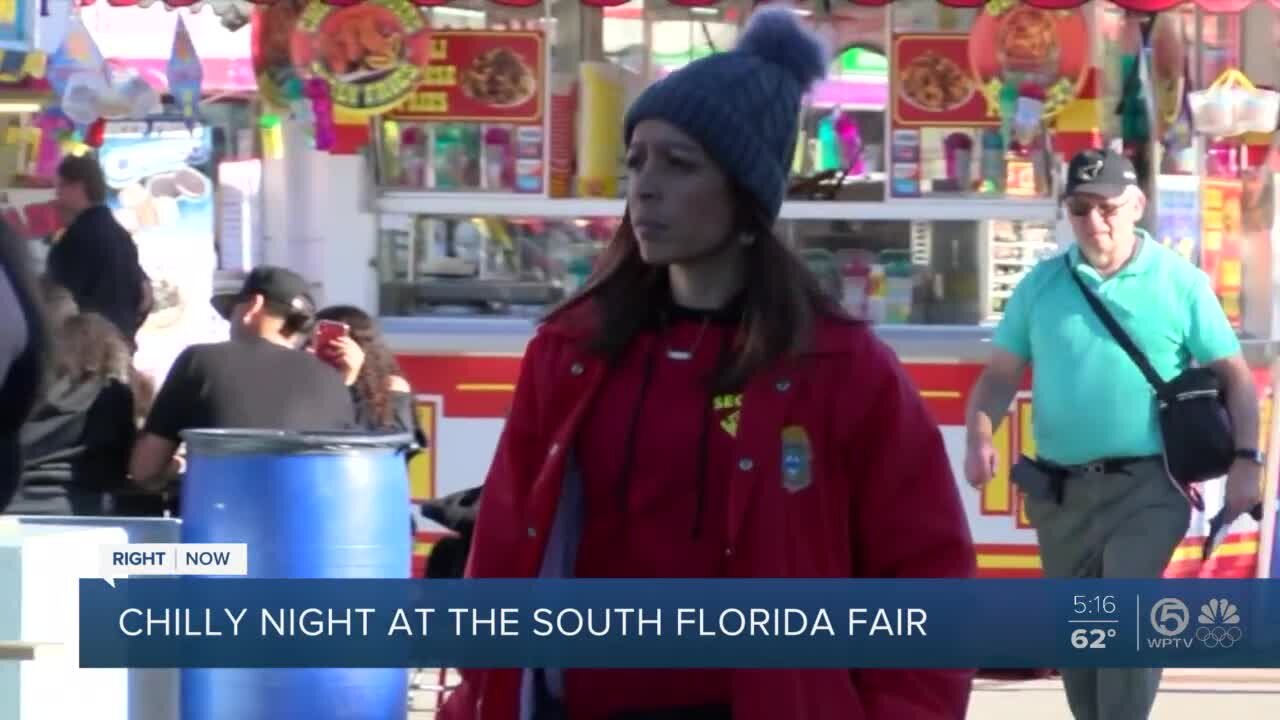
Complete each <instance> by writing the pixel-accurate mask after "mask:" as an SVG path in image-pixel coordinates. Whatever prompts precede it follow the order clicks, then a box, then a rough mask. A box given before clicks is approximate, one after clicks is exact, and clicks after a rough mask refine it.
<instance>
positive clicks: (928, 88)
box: [891, 33, 1000, 127]
mask: <svg viewBox="0 0 1280 720" xmlns="http://www.w3.org/2000/svg"><path fill="white" fill-rule="evenodd" d="M893 67H894V82H893V84H892V89H891V93H892V98H893V124H894V125H896V126H898V127H951V126H961V127H980V126H990V125H999V124H1000V115H999V113H998V108H994V109H993V108H989V107H988V105H987V101H986V99H985V97H984V96H983V94H982V93H981V92H979V86H978V82H977V81H976V80H975V79H974V77H973V75H972V74H971V73H970V72H969V38H968V36H967V35H949V34H937V33H919V34H903V35H896V36H895V37H894V38H893ZM993 110H995V111H993Z"/></svg>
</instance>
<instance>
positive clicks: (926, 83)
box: [891, 0, 1089, 128]
mask: <svg viewBox="0 0 1280 720" xmlns="http://www.w3.org/2000/svg"><path fill="white" fill-rule="evenodd" d="M892 59H893V82H892V83H891V85H892V87H891V92H892V107H893V123H894V125H896V126H898V127H971V128H978V127H998V126H1001V125H1003V123H1004V120H1005V119H1006V118H1005V116H1006V115H1008V114H1009V111H1010V110H1011V109H1012V106H1013V104H1014V103H1015V102H1016V99H1017V94H1018V93H1017V91H1016V90H1015V89H1020V88H1024V87H1027V86H1035V87H1038V88H1039V89H1040V90H1041V92H1042V93H1043V96H1044V106H1043V111H1042V117H1043V118H1045V119H1048V118H1052V117H1053V116H1055V115H1056V114H1058V113H1059V112H1061V111H1062V109H1063V108H1065V107H1066V106H1067V105H1068V104H1070V102H1072V101H1073V100H1074V99H1075V98H1076V96H1077V94H1078V93H1079V90H1080V87H1081V85H1082V84H1083V82H1084V79H1085V75H1086V73H1087V71H1088V68H1089V38H1088V23H1087V21H1086V19H1085V16H1084V13H1083V12H1082V11H1081V10H1080V9H1079V8H1074V9H1070V10H1043V9H1040V8H1036V7H1031V6H1029V5H1022V4H1018V3H1015V2H1012V0H1002V1H999V2H991V3H988V4H987V5H986V6H985V7H984V8H983V9H982V11H981V12H980V13H978V16H977V18H976V19H975V21H974V23H973V26H972V28H971V29H970V30H969V31H968V32H967V33H963V34H961V33H898V34H895V35H894V37H893V42H892ZM1011 90H1013V91H1014V92H1012V93H1010V92H1009V91H1011Z"/></svg>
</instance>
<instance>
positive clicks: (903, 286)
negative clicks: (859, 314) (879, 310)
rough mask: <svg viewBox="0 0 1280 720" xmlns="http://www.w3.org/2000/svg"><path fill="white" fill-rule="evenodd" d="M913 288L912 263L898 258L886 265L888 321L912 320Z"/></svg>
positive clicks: (886, 311) (886, 317)
mask: <svg viewBox="0 0 1280 720" xmlns="http://www.w3.org/2000/svg"><path fill="white" fill-rule="evenodd" d="M913 288H914V281H913V279H912V273H911V264H910V263H907V262H904V261H901V260H896V261H894V262H892V263H890V264H888V265H887V266H886V267H885V321H886V322H890V323H899V324H904V323H908V322H910V321H911V295H912V291H913Z"/></svg>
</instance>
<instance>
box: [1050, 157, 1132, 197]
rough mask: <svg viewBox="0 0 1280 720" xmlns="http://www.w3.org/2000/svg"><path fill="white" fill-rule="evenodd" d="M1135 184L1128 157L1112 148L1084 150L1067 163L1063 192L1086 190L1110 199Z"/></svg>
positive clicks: (1070, 192)
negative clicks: (1064, 190) (1065, 189)
mask: <svg viewBox="0 0 1280 720" xmlns="http://www.w3.org/2000/svg"><path fill="white" fill-rule="evenodd" d="M1137 184H1138V173H1137V172H1136V171H1135V170H1134V169H1133V163H1131V162H1129V158H1127V157H1125V156H1124V155H1121V154H1120V153H1118V152H1116V151H1114V150H1084V151H1081V152H1080V153H1078V154H1076V156H1075V157H1073V158H1071V164H1070V165H1068V166H1067V193H1066V194H1067V195H1075V194H1076V193H1088V194H1090V195H1101V196H1102V197H1107V198H1113V197H1116V196H1118V195H1121V194H1123V193H1124V191H1125V190H1127V189H1129V187H1130V186H1135V185H1137Z"/></svg>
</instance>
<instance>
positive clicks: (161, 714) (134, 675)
mask: <svg viewBox="0 0 1280 720" xmlns="http://www.w3.org/2000/svg"><path fill="white" fill-rule="evenodd" d="M13 520H17V521H18V523H19V524H20V525H23V527H26V528H28V529H37V528H61V529H63V532H68V530H73V529H74V530H92V529H97V530H102V529H105V530H109V532H111V533H124V539H111V541H99V542H93V543H91V544H92V546H93V548H95V551H96V547H97V546H99V544H102V543H105V542H132V543H178V542H182V521H180V520H177V519H164V518H83V516H81V518H69V516H67V518H60V516H45V515H18V516H10V518H0V524H3V523H5V521H10V523H12V521H13ZM3 532H4V530H0V533H3ZM113 538H119V536H118V534H113ZM86 544H90V543H86ZM86 562H88V564H90V568H91V570H92V571H91V573H90V574H87V575H86V577H100V575H99V568H97V556H96V555H92V556H91V557H90V560H86ZM3 587H5V579H4V577H0V588H3ZM0 594H3V592H0ZM0 607H4V600H3V598H0ZM74 612H78V609H76V610H73V616H74ZM0 618H3V615H0ZM72 623H73V624H72V628H73V629H74V628H77V626H78V624H77V623H76V620H73V621H72ZM3 626H4V625H3V620H0V628H3ZM5 637H6V635H5V633H4V630H3V629H0V639H4V638H5ZM23 639H26V638H23ZM73 657H74V656H73ZM23 665H32V664H23ZM3 667H4V666H3V665H0V670H3ZM79 673H90V674H100V673H116V674H119V673H120V670H79ZM124 673H125V674H127V685H125V687H127V689H128V697H127V705H125V708H127V711H125V714H124V715H119V717H120V719H122V720H125V719H127V720H177V717H178V702H179V682H180V675H179V671H178V670H170V669H137V670H124ZM4 689H5V685H4V684H0V698H4V697H5V693H4ZM95 707H96V706H95ZM10 717H13V719H15V720H19V719H20V720H35V719H36V717H45V716H40V715H33V716H29V717H28V716H27V715H20V716H19V715H9V714H6V711H5V706H4V701H3V700H0V720H10ZM86 717H93V719H95V720H97V715H96V714H93V715H86ZM106 717H113V719H114V717H116V715H110V716H104V720H106ZM59 720H61V719H59ZM68 720H79V717H72V716H68Z"/></svg>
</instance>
